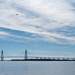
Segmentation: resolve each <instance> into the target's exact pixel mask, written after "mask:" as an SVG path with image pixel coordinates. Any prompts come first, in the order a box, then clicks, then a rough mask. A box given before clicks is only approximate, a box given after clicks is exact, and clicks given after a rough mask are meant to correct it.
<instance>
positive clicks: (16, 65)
mask: <svg viewBox="0 0 75 75" xmlns="http://www.w3.org/2000/svg"><path fill="white" fill-rule="evenodd" d="M0 75H75V62H74V61H60V62H59V61H43V62H41V61H38V62H37V61H29V62H28V61H17V62H16V61H2V62H1V61H0Z"/></svg>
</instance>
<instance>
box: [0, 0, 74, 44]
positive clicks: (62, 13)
mask: <svg viewBox="0 0 75 75" xmlns="http://www.w3.org/2000/svg"><path fill="white" fill-rule="evenodd" d="M72 2H73V1H70V0H69V1H67V0H56V1H55V0H38V1H37V0H31V1H30V0H11V1H10V0H5V1H2V2H0V27H2V28H8V29H12V30H17V31H23V32H27V33H31V34H33V35H36V36H38V39H39V38H40V40H43V41H47V42H48V41H49V42H56V43H59V44H62V43H65V42H66V43H75V37H74V36H67V35H65V34H62V33H60V32H59V33H57V32H54V31H53V30H56V29H60V27H65V26H74V27H75V24H74V23H75V12H74V11H73V10H72V9H74V6H72V4H71V3H72ZM73 3H74V2H73ZM2 34H3V33H2ZM0 35H1V32H0ZM4 35H6V34H4ZM6 36H9V35H6ZM12 37H14V36H12ZM23 37H24V36H23ZM20 38H21V37H20ZM36 38H37V37H35V39H36ZM22 39H23V38H22ZM60 39H61V40H60ZM63 41H65V42H63Z"/></svg>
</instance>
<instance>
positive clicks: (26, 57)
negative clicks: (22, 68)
mask: <svg viewBox="0 0 75 75" xmlns="http://www.w3.org/2000/svg"><path fill="white" fill-rule="evenodd" d="M25 59H28V56H27V50H25Z"/></svg>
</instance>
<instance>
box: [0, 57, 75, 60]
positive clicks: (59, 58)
mask: <svg viewBox="0 0 75 75" xmlns="http://www.w3.org/2000/svg"><path fill="white" fill-rule="evenodd" d="M0 58H1V57H0ZM8 59H9V60H10V61H75V58H72V57H70V58H67V57H33V56H29V57H27V59H25V57H24V56H4V60H5V61H6V60H8Z"/></svg>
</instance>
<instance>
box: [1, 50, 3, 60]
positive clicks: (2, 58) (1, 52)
mask: <svg viewBox="0 0 75 75" xmlns="http://www.w3.org/2000/svg"><path fill="white" fill-rule="evenodd" d="M3 60H4V53H3V50H2V51H1V61H3Z"/></svg>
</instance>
